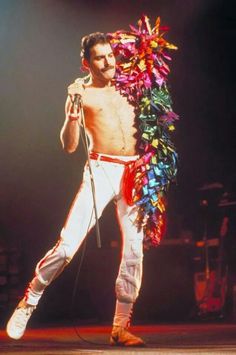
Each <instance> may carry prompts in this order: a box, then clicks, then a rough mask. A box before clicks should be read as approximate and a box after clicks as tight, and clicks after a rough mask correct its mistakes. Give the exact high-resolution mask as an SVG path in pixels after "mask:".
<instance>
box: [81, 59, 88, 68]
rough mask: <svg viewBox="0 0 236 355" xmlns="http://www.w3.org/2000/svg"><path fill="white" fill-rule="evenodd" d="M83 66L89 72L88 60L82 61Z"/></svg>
mask: <svg viewBox="0 0 236 355" xmlns="http://www.w3.org/2000/svg"><path fill="white" fill-rule="evenodd" d="M82 66H83V67H84V68H85V69H86V70H89V62H88V61H87V59H85V58H83V59H82Z"/></svg>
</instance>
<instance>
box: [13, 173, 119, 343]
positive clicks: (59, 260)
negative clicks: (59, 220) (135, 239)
mask: <svg viewBox="0 0 236 355" xmlns="http://www.w3.org/2000/svg"><path fill="white" fill-rule="evenodd" d="M95 170H96V169H95ZM94 172H95V171H94ZM94 182H95V189H96V202H97V211H98V216H99V217H100V215H101V214H102V211H103V209H104V207H105V206H106V204H107V203H108V202H109V201H110V199H111V198H112V197H113V191H111V190H109V189H106V190H105V191H104V188H102V187H103V184H104V176H102V177H101V174H100V172H98V173H97V175H96V172H95V173H94ZM94 224H95V217H94V213H93V196H92V192H91V186H90V178H89V175H88V169H85V173H84V179H83V183H82V185H81V188H80V190H79V193H78V194H77V196H76V198H75V200H74V203H73V205H72V208H71V210H70V213H69V215H68V218H67V221H66V224H65V226H64V228H63V230H62V233H61V238H60V239H59V241H58V243H57V244H56V245H55V247H54V248H53V249H51V250H50V251H49V252H47V253H46V255H45V256H44V258H43V259H42V260H40V262H39V263H38V264H37V266H36V269H35V277H34V278H33V280H32V281H31V282H30V284H29V286H28V288H27V290H26V293H25V297H24V298H23V300H22V301H21V302H20V303H19V305H18V307H17V308H16V310H15V312H14V313H13V315H12V317H11V318H10V320H9V322H8V324H7V333H8V335H9V336H10V337H12V338H14V339H19V338H21V337H22V335H23V334H24V331H25V328H26V324H27V322H28V320H29V318H30V316H31V314H32V312H33V310H34V309H35V307H36V305H37V304H38V302H39V299H40V298H41V296H42V294H43V292H44V290H45V288H46V287H47V286H48V285H49V284H50V283H51V282H52V281H53V280H54V279H55V278H56V277H57V276H58V275H59V274H60V273H61V272H62V271H63V269H64V267H65V266H66V265H67V264H68V263H69V262H70V260H71V259H72V257H73V256H74V254H75V252H76V251H77V249H78V248H79V246H80V245H81V243H82V241H83V239H84V238H85V236H86V234H87V233H88V231H89V230H90V229H91V228H92V227H93V225H94Z"/></svg>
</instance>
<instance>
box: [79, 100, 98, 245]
mask: <svg viewBox="0 0 236 355" xmlns="http://www.w3.org/2000/svg"><path fill="white" fill-rule="evenodd" d="M78 101H79V102H78V105H79V109H80V112H81V123H82V124H81V126H82V128H83V134H84V142H85V151H86V155H87V161H88V168H89V175H90V182H91V189H92V196H93V206H94V214H95V220H96V223H95V226H96V239H97V247H98V248H101V235H100V228H99V222H98V211H97V204H96V196H95V184H94V177H93V171H92V168H91V160H90V155H89V142H88V136H87V134H86V131H85V119H84V109H83V103H82V98H81V97H79V98H78Z"/></svg>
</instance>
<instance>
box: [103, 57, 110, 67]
mask: <svg viewBox="0 0 236 355" xmlns="http://www.w3.org/2000/svg"><path fill="white" fill-rule="evenodd" d="M104 62H105V66H108V65H110V63H111V60H110V58H109V57H108V56H105V58H104Z"/></svg>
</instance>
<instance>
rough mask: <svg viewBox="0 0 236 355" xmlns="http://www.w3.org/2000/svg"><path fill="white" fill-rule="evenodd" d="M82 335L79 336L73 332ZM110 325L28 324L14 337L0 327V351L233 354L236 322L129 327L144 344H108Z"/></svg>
mask: <svg viewBox="0 0 236 355" xmlns="http://www.w3.org/2000/svg"><path fill="white" fill-rule="evenodd" d="M76 330H77V332H78V333H79V335H80V336H81V337H82V338H83V339H84V340H82V339H81V338H79V336H78V335H77V334H76ZM110 330H111V327H108V326H79V327H77V328H76V329H75V328H74V327H69V326H67V327H65V326H61V325H54V326H49V327H48V326H45V327H37V328H33V329H32V328H31V329H28V330H27V331H26V334H25V336H24V337H23V338H22V339H21V340H18V341H15V340H11V339H9V338H8V337H7V335H6V333H5V330H4V329H1V331H0V353H1V354H7V355H11V354H24V355H31V354H34V355H39V354H40V355H49V354H50V355H54V354H65V355H70V354H77V355H80V354H87V355H88V354H106V355H108V354H115V355H118V354H120V353H121V352H124V353H125V354H126V355H131V354H132V355H134V354H135V355H139V354H147V355H152V354H211V353H214V354H236V324H232V323H217V324H216V323H214V324H213V323H204V324H203V323H201V324H199V323H197V324H196V323H195V324H193V323H191V324H186V323H185V324H164V325H163V324H161V325H157V324H155V325H139V326H134V327H132V331H133V332H134V333H135V334H137V335H139V336H141V337H143V339H145V341H146V343H147V345H146V347H145V348H128V349H127V348H120V347H119V348H118V347H111V346H109V345H108V341H109V334H110Z"/></svg>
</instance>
